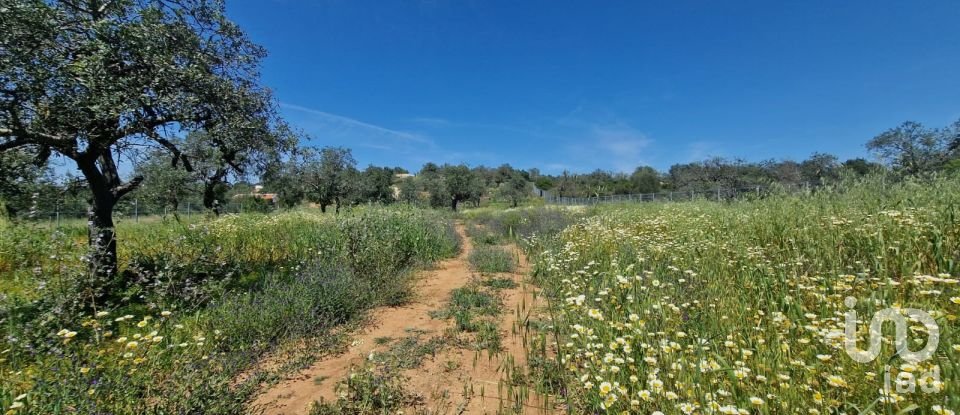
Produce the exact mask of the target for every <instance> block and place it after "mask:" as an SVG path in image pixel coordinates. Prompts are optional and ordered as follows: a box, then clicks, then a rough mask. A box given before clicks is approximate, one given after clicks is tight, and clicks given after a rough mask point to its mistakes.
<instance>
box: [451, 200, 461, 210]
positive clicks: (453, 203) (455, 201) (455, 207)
mask: <svg viewBox="0 0 960 415" xmlns="http://www.w3.org/2000/svg"><path fill="white" fill-rule="evenodd" d="M457 202H459V200H457V198H453V199H452V203H451V204H450V207H452V208H453V211H454V212H456V211H457Z"/></svg>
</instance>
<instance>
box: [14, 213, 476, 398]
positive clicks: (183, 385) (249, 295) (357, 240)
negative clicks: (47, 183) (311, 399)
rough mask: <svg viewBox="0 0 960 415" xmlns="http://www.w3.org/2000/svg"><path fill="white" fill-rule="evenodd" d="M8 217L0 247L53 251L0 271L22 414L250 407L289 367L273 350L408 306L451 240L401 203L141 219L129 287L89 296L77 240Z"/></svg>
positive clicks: (128, 241)
mask: <svg viewBox="0 0 960 415" xmlns="http://www.w3.org/2000/svg"><path fill="white" fill-rule="evenodd" d="M3 226H5V227H6V228H5V229H11V230H14V232H15V233H4V234H3V236H2V237H0V241H3V242H2V244H6V245H2V246H22V245H24V244H33V243H37V244H41V245H45V246H47V247H48V248H50V249H54V250H53V251H52V252H53V254H52V256H56V257H57V258H56V259H54V260H48V259H44V258H42V257H40V256H38V255H25V256H23V258H22V259H21V260H18V261H19V262H9V263H8V264H13V265H9V266H8V267H9V268H12V270H11V269H9V268H8V271H10V272H5V273H4V274H3V278H4V279H5V280H7V279H8V278H10V276H11V275H17V278H21V279H20V280H17V281H14V282H13V283H10V284H8V286H10V287H16V289H17V291H13V290H11V291H9V292H4V297H3V301H2V302H0V319H2V320H0V335H2V338H3V342H4V344H3V345H2V346H0V350H2V352H0V405H2V407H3V408H5V409H6V408H10V407H11V406H19V405H22V406H20V407H19V408H14V409H16V413H58V412H78V413H238V412H243V411H244V410H245V404H246V402H247V400H248V399H249V397H250V396H251V394H252V393H253V392H254V391H255V390H256V389H257V388H258V386H259V384H260V383H261V382H264V381H269V380H270V379H273V378H275V377H276V376H278V375H281V373H277V372H278V371H282V370H284V368H288V365H279V366H278V365H266V366H263V367H261V366H260V365H258V363H257V362H258V361H259V360H260V359H262V358H263V357H264V356H265V355H266V354H267V353H275V352H282V351H283V350H287V349H286V348H281V346H283V345H287V344H297V343H300V342H302V343H304V344H305V345H307V346H308V347H305V348H303V349H304V350H306V351H307V352H305V353H321V352H322V351H323V348H324V347H330V346H332V345H331V344H329V342H328V341H327V339H328V338H329V336H328V334H329V333H331V330H336V329H337V328H338V327H340V326H342V325H343V324H345V323H349V322H352V321H355V320H356V319H357V318H358V317H359V316H361V315H362V314H363V312H364V311H365V310H367V309H369V308H370V307H374V306H377V305H383V304H386V305H390V304H398V303H401V302H403V301H404V299H405V298H407V296H408V295H409V292H410V271H411V270H412V269H416V268H417V267H418V266H420V265H422V264H427V263H430V262H432V261H435V260H437V259H440V258H445V257H449V256H452V255H455V253H456V252H457V251H458V250H459V243H460V242H459V239H458V237H457V235H456V232H455V231H454V230H453V226H452V223H451V221H450V220H449V219H448V218H447V217H446V216H444V215H443V214H441V213H438V212H433V211H424V210H417V209H407V208H389V209H386V208H363V209H355V210H353V211H351V212H348V213H344V214H341V215H339V216H333V215H319V214H315V213H310V212H291V213H281V214H275V215H258V214H245V215H231V216H226V217H222V218H219V219H216V220H209V221H196V222H192V223H187V224H178V223H176V222H166V223H164V222H158V223H148V224H144V226H142V227H132V226H131V227H124V228H121V229H120V237H121V238H122V241H121V243H120V246H121V251H120V257H121V260H122V262H123V266H122V269H123V275H124V278H125V279H124V284H123V285H120V286H118V287H112V288H114V289H116V292H111V293H110V295H109V296H108V297H107V298H108V300H107V301H106V302H103V303H92V302H88V301H86V300H85V299H84V298H82V297H83V296H82V295H78V293H82V292H83V290H82V289H79V290H78V289H77V288H82V287H84V284H85V279H84V278H85V277H84V275H85V274H84V273H83V270H84V266H83V265H84V264H83V262H82V260H81V259H80V255H82V249H79V248H77V250H73V249H75V248H73V247H67V248H64V249H63V250H56V248H57V245H55V244H52V243H51V242H50V240H55V238H58V237H62V236H55V237H53V238H51V239H48V238H49V235H50V233H46V235H39V234H40V232H32V231H30V228H29V225H23V224H12V225H11V224H4V225H3ZM70 233H71V231H70V229H66V230H64V231H62V232H59V233H58V235H69V234H70ZM38 235H39V236H38ZM74 236H76V235H74ZM30 238H33V239H30ZM68 239H69V237H68ZM25 241H27V242H25ZM29 267H33V268H37V269H36V270H33V271H31V272H22V271H23V270H24V269H25V268H29ZM55 269H59V270H62V272H61V273H59V274H56V272H55V271H54V270H55ZM51 274H55V275H56V277H55V278H51V277H50V275H51ZM54 280H59V282H56V283H54ZM54 286H56V287H57V288H56V289H54V288H52V287H54ZM71 287H74V289H73V290H71ZM311 345H312V346H311ZM318 349H319V350H318ZM273 358H278V356H273ZM279 358H281V359H279V360H280V361H285V360H284V359H282V356H279ZM308 358H309V356H306V358H305V357H304V356H302V355H301V356H290V357H289V359H287V360H289V363H291V364H297V363H298V362H303V361H304V360H309V359H308ZM274 366H276V367H274ZM22 395H25V396H22ZM21 396H22V397H21ZM17 402H19V403H17Z"/></svg>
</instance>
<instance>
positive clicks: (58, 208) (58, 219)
mask: <svg viewBox="0 0 960 415" xmlns="http://www.w3.org/2000/svg"><path fill="white" fill-rule="evenodd" d="M57 227H58V228H59V227H60V202H59V201H57Z"/></svg>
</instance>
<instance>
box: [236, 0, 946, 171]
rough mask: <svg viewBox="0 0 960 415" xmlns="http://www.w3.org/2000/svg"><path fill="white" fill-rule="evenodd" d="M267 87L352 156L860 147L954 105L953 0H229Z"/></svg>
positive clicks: (626, 164) (649, 159)
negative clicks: (262, 53) (262, 54)
mask: <svg viewBox="0 0 960 415" xmlns="http://www.w3.org/2000/svg"><path fill="white" fill-rule="evenodd" d="M227 11H228V14H229V15H230V17H231V18H232V19H233V20H235V21H236V22H238V23H239V24H240V25H241V26H242V27H243V28H244V29H245V30H246V31H247V33H248V34H249V35H250V37H251V38H252V39H253V40H254V41H256V42H257V43H259V44H261V45H263V46H265V47H266V48H267V49H268V50H269V53H270V55H269V57H268V58H267V59H266V60H265V62H264V67H263V81H264V83H265V84H266V85H267V86H269V87H270V88H272V89H273V90H274V93H275V94H276V97H277V99H278V100H279V101H280V105H281V110H282V112H283V114H284V115H285V117H286V118H287V120H288V121H290V122H291V124H293V125H295V126H296V127H299V128H300V129H302V130H303V131H305V132H306V133H308V134H309V135H310V136H312V137H313V140H312V141H311V142H310V144H311V145H314V146H323V145H340V146H347V147H350V148H352V149H353V151H354V156H355V158H356V159H357V161H358V163H359V164H360V165H361V166H365V165H367V164H371V163H372V164H376V165H389V166H402V167H405V168H408V169H411V170H418V169H419V167H420V166H421V165H422V164H423V163H425V162H427V161H434V162H438V163H461V162H463V163H467V164H470V165H479V164H485V165H494V166H496V165H499V164H502V163H510V164H512V165H514V166H515V167H520V168H530V167H538V168H540V169H541V170H542V171H545V172H551V173H558V172H560V171H562V170H564V169H568V170H570V171H574V172H584V171H591V170H594V169H596V168H601V169H605V170H613V171H630V170H632V169H633V168H634V167H635V166H637V165H641V164H646V165H652V166H654V167H656V168H658V169H667V168H669V166H670V165H671V164H674V163H679V162H689V161H695V160H702V159H704V158H706V157H708V156H723V157H741V158H745V159H748V160H761V159H767V158H777V159H779V158H792V159H803V158H805V157H807V156H808V155H809V154H810V153H812V152H814V151H824V152H830V153H833V154H836V155H838V156H840V157H841V158H849V157H859V156H867V153H866V151H865V150H864V148H863V144H864V143H865V142H866V141H867V140H869V139H870V138H871V137H873V136H874V135H876V134H878V133H880V132H882V131H884V130H886V129H887V128H890V127H893V126H895V125H897V124H899V123H901V122H903V121H905V120H916V121H920V122H922V123H924V124H928V125H930V126H944V125H947V124H949V123H951V122H953V121H955V120H957V119H960V24H958V23H957V22H960V3H958V2H956V1H952V0H950V1H915V2H914V1H862V2H860V1H844V2H835V1H805V2H773V1H693V2H690V1H677V2H667V1H663V2H652V1H651V2H637V1H599V2H596V1H562V0H553V1H469V0H464V1H452V0H451V1H446V0H432V1H430V0H421V1H391V0H376V1H366V0H330V1H319V0H318V1H314V0H273V1H232V2H228V4H227Z"/></svg>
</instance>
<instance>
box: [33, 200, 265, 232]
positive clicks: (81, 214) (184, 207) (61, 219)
mask: <svg viewBox="0 0 960 415" xmlns="http://www.w3.org/2000/svg"><path fill="white" fill-rule="evenodd" d="M219 210H220V213H221V214H229V213H252V212H270V211H273V210H276V206H275V205H274V204H272V203H271V204H267V203H243V202H230V203H225V204H222V205H219ZM209 212H210V210H209V209H206V208H205V207H204V206H203V205H202V204H200V203H194V202H185V203H183V204H181V205H180V206H178V207H177V208H176V209H173V208H171V207H156V206H149V205H145V204H141V203H140V202H139V200H133V201H130V202H128V203H123V204H119V205H118V206H116V208H115V209H114V212H113V218H114V221H115V222H120V221H132V222H140V221H141V220H149V219H154V218H163V217H171V216H179V217H187V218H189V217H193V216H196V215H206V214H209ZM18 216H20V217H21V218H22V219H26V220H31V221H35V222H48V223H50V224H52V225H55V226H60V225H63V224H64V223H67V222H70V221H77V220H83V221H86V220H87V217H88V211H87V210H86V209H85V208H83V207H79V206H76V205H72V206H61V205H54V206H44V207H40V208H34V209H31V210H30V211H29V212H23V213H22V214H21V215H18Z"/></svg>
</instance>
